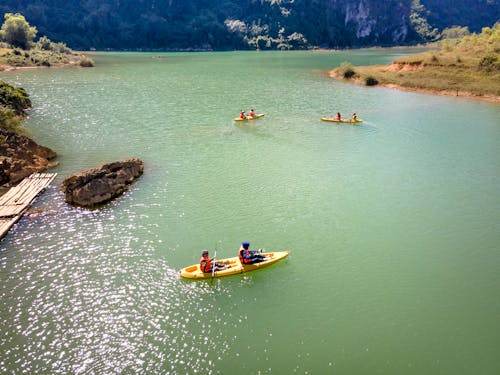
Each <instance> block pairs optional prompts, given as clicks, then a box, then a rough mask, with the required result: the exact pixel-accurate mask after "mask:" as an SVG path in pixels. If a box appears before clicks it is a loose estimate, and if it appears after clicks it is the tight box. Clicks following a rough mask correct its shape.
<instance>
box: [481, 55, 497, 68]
mask: <svg viewBox="0 0 500 375" xmlns="http://www.w3.org/2000/svg"><path fill="white" fill-rule="evenodd" d="M479 69H480V70H482V71H485V72H494V71H500V63H499V62H498V56H497V55H494V54H488V55H485V56H483V57H482V58H481V60H480V61H479Z"/></svg>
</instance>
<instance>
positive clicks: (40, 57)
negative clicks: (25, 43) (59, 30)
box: [0, 48, 94, 70]
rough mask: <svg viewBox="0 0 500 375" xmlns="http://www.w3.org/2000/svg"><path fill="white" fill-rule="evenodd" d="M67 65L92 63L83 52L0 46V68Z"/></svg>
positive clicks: (88, 64)
mask: <svg viewBox="0 0 500 375" xmlns="http://www.w3.org/2000/svg"><path fill="white" fill-rule="evenodd" d="M67 65H72V66H82V67H89V66H93V65H94V63H93V61H92V60H91V59H89V58H88V57H87V56H85V55H84V54H82V53H77V52H73V51H71V50H68V51H64V52H59V51H53V50H41V49H31V50H22V49H19V48H0V70H13V69H17V68H29V67H58V66H67Z"/></svg>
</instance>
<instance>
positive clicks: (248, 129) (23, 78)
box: [0, 49, 500, 375]
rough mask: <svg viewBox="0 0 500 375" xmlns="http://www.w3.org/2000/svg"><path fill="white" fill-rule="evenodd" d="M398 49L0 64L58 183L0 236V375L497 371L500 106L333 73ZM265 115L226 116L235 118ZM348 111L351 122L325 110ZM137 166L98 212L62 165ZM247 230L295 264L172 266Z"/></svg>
mask: <svg viewBox="0 0 500 375" xmlns="http://www.w3.org/2000/svg"><path fill="white" fill-rule="evenodd" d="M410 52H411V51H407V50H404V49H395V50H385V49H373V50H358V51H341V52H333V51H332V52H309V51H308V52H220V53H96V54H95V55H93V58H94V60H95V62H96V67H95V68H90V69H79V68H73V69H71V68H69V69H36V70H24V71H16V72H10V73H7V72H0V79H4V80H6V81H8V82H10V83H14V84H17V85H20V86H22V87H24V88H25V89H27V90H28V92H29V93H30V97H31V99H32V102H33V109H32V110H31V111H30V115H29V119H28V121H27V126H28V128H29V130H30V133H31V135H32V136H33V138H34V139H35V140H36V141H37V142H38V143H40V144H42V145H45V146H48V147H50V148H52V149H54V150H55V151H57V152H58V154H59V157H58V159H57V160H58V161H59V163H60V164H59V166H58V167H57V168H55V169H53V170H52V171H53V172H57V173H58V176H57V179H56V180H55V182H54V183H53V184H52V186H51V187H50V188H49V189H48V190H47V191H46V192H45V193H44V194H43V195H42V196H40V197H39V198H38V199H37V201H36V204H35V205H34V206H33V208H34V209H36V212H37V213H36V214H33V215H30V216H26V217H24V218H22V219H21V220H20V221H19V222H18V223H17V224H16V225H15V226H14V227H13V228H12V230H11V231H10V232H9V234H8V235H7V236H6V237H5V238H4V239H3V240H2V241H1V243H0V270H1V273H0V285H1V288H0V297H1V302H0V346H1V348H2V350H1V353H0V372H2V373H51V374H57V373H59V374H67V373H75V374H110V373H121V374H135V373H143V374H146V373H147V374H152V373H171V374H181V373H189V374H195V373H199V374H234V373H236V372H238V373H241V374H293V373H298V374H328V373H336V374H384V375H387V374H494V373H499V371H500V359H499V357H498V355H497V354H498V353H497V352H498V344H499V327H498V323H499V317H500V298H499V294H498V292H499V290H500V272H499V271H500V247H499V244H500V189H499V186H500V106H499V105H498V104H492V103H486V102H481V101H477V100H471V99H466V98H456V97H444V96H433V95H427V94H421V93H411V92H402V91H397V90H393V89H386V88H379V87H363V86H358V85H352V84H349V83H343V82H338V81H335V80H332V79H331V78H329V77H328V70H329V69H332V68H334V67H336V66H338V65H339V64H341V63H342V62H344V61H350V62H351V63H353V64H354V65H367V64H386V63H389V62H390V61H391V60H392V59H394V58H396V57H398V56H400V55H404V54H407V53H410ZM250 108H254V109H255V111H256V112H257V113H265V114H266V115H265V117H264V118H262V119H259V120H257V121H255V122H253V123H243V124H242V123H236V122H234V121H233V118H234V117H236V116H238V114H239V112H240V110H242V109H244V110H246V111H247V112H248V111H249V109H250ZM337 111H340V112H341V113H342V115H344V116H346V117H347V116H350V115H351V114H352V113H353V112H356V113H357V114H358V116H359V117H360V118H362V119H364V122H363V123H362V124H359V125H356V126H352V125H349V124H343V125H335V124H332V123H325V122H321V121H320V118H321V117H323V116H333V115H334V114H335V113H336V112H337ZM130 157H137V158H140V159H142V160H143V161H144V164H145V172H144V175H143V176H142V177H141V178H140V179H139V180H137V181H136V182H135V183H134V184H133V185H132V187H131V189H130V190H129V191H128V192H126V193H125V194H123V195H122V196H121V197H119V198H118V199H116V200H115V201H113V202H111V203H109V204H107V205H105V206H104V207H102V208H101V209H98V210H86V209H80V208H74V207H71V206H68V205H67V204H66V203H65V202H64V197H63V194H62V192H61V189H60V183H61V181H62V180H63V179H64V177H66V176H68V175H70V174H72V173H76V172H79V171H82V170H84V169H88V168H94V167H98V166H100V165H102V164H105V163H108V162H111V161H116V160H122V159H126V158H130ZM242 241H250V242H251V248H255V249H257V248H265V249H266V250H268V251H273V250H285V249H290V250H291V251H292V252H291V255H290V256H289V257H288V258H287V259H285V260H284V261H282V262H280V263H277V264H276V265H274V266H272V267H270V268H267V269H264V270H262V271H258V272H255V273H248V274H243V275H241V276H233V277H229V278H223V279H216V280H213V281H208V282H204V281H202V282H192V281H187V280H183V279H180V277H179V275H178V270H179V269H180V268H182V267H184V266H187V265H190V264H194V263H197V262H198V261H199V258H200V254H201V250H202V249H208V250H209V251H210V254H211V255H213V254H214V252H215V251H217V257H220V258H222V257H232V256H236V253H237V250H238V248H239V246H240V244H241V242H242Z"/></svg>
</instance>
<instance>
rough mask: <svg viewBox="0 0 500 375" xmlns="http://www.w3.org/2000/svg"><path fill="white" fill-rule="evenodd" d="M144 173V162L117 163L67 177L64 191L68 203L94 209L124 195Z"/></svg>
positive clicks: (134, 160) (63, 185)
mask: <svg viewBox="0 0 500 375" xmlns="http://www.w3.org/2000/svg"><path fill="white" fill-rule="evenodd" d="M143 172H144V164H143V163H142V160H139V159H129V160H123V161H117V162H114V163H110V164H106V165H103V166H102V167H101V168H94V169H89V170H87V171H83V172H80V173H77V174H74V175H72V176H69V177H67V178H66V179H65V180H64V181H63V182H62V191H63V192H64V194H65V200H66V202H67V203H69V204H73V205H77V206H83V207H92V206H95V205H98V204H101V203H105V202H107V201H110V200H112V199H114V198H116V197H117V196H119V195H120V194H122V193H123V192H124V191H126V190H127V189H128V187H129V185H130V184H131V183H132V182H133V181H134V180H135V179H136V178H138V177H139V176H140V175H142V173H143Z"/></svg>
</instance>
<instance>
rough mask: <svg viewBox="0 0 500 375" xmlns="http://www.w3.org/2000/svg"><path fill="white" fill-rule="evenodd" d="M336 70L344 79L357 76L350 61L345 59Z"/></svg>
mask: <svg viewBox="0 0 500 375" xmlns="http://www.w3.org/2000/svg"><path fill="white" fill-rule="evenodd" d="M337 72H338V73H339V74H340V76H342V77H343V78H344V79H351V78H354V77H356V76H357V74H356V71H355V70H354V68H353V66H352V64H351V63H349V62H347V61H345V62H343V63H342V64H340V66H339V67H338V68H337Z"/></svg>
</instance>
